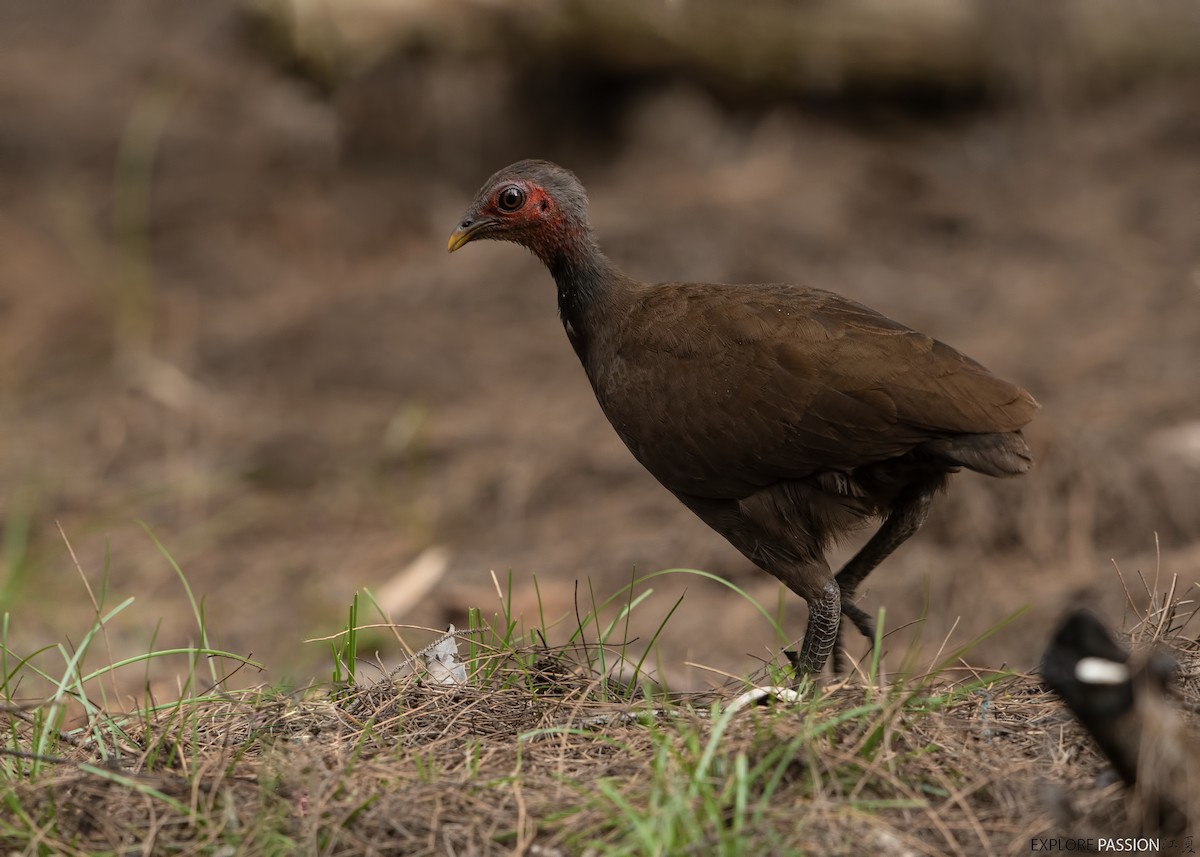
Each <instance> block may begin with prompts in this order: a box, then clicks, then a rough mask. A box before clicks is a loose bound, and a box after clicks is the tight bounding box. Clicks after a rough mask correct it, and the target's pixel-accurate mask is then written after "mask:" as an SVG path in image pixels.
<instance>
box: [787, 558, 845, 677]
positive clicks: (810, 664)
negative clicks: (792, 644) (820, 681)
mask: <svg viewBox="0 0 1200 857" xmlns="http://www.w3.org/2000/svg"><path fill="white" fill-rule="evenodd" d="M841 621H842V590H841V589H840V588H839V587H838V585H837V582H836V581H834V580H829V581H826V583H825V588H824V589H822V590H821V594H820V595H819V596H817V597H816V598H810V599H808V627H807V628H805V629H804V642H803V643H801V644H800V655H799V657H797V658H796V659H795V661H794V662H793V663H794V664H795V666H796V668H797V669H798V670H800V671H801V672H804V673H808V674H809V675H819V674H820V672H821V669H822V668H823V667H824V666H825V661H827V660H828V659H829V653H830V652H832V651H833V649H834V644H835V643H836V642H837V639H838V626H839V625H840V624H841Z"/></svg>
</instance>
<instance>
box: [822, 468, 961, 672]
mask: <svg viewBox="0 0 1200 857" xmlns="http://www.w3.org/2000/svg"><path fill="white" fill-rule="evenodd" d="M941 482H942V479H941V478H939V479H938V480H937V481H931V482H924V481H922V482H919V483H917V484H915V485H913V486H911V487H910V488H908V489H907V490H905V491H904V492H903V493H902V494H901V495H900V497H899V498H898V499H897V500H896V504H895V505H894V506H893V507H892V512H891V514H889V515H888V516H887V520H885V521H884V522H883V526H881V527H880V528H879V530H878V532H876V533H875V535H873V536H871V539H870V540H869V541H868V542H867V543H866V544H865V545H863V546H862V549H861V550H859V552H858V553H856V554H855V555H854V556H853V557H852V558H851V559H850V561H849V562H847V563H846V565H845V566H843V567H842V570H841V571H839V572H838V573H837V585H838V588H839V589H840V590H841V593H842V608H841V610H842V613H844V614H845V615H846V618H847V619H849V620H850V621H851V622H853V623H854V626H855V627H856V628H858V630H859V631H860V632H861V633H862V634H863V636H865V637H866V638H867V639H868V640H869V641H871V642H872V643H873V642H874V640H875V620H874V619H872V618H871V616H870V614H868V613H867V612H866V611H865V610H863V609H862V608H860V607H858V605H856V604H855V603H854V595H855V593H856V592H857V590H858V586H859V584H861V583H862V582H863V581H864V580H865V579H866V577H867V575H868V574H870V573H871V572H872V571H874V570H875V567H876V566H877V565H879V563H881V562H883V561H884V560H885V559H887V558H888V556H889V555H890V554H891V553H892V551H894V550H895V549H896V548H898V547H900V545H902V544H904V542H906V541H907V540H908V539H909V537H911V536H912V534H913V533H915V532H916V531H917V530H919V529H921V525H922V524H923V523H925V519H926V518H927V517H929V507H930V506H931V505H932V503H933V495H934V494H935V493H936V492H937V489H938V487H939V486H940V485H941ZM844 666H845V651H844V649H843V647H842V640H841V636H840V635H839V636H838V639H837V640H836V641H835V643H834V648H833V669H834V672H837V673H841V672H842V669H843V667H844Z"/></svg>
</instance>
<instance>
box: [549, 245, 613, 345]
mask: <svg viewBox="0 0 1200 857" xmlns="http://www.w3.org/2000/svg"><path fill="white" fill-rule="evenodd" d="M543 261H544V262H545V263H546V267H547V268H549V269H550V274H551V275H552V276H553V277H554V283H555V285H556V286H557V287H558V314H559V316H561V318H562V322H563V327H565V328H566V330H567V335H568V336H570V338H571V344H572V345H573V346H575V350H576V352H580V351H581V348H584V347H586V344H587V341H588V340H589V339H590V337H591V336H592V335H593V334H594V332H595V327H596V325H597V324H598V323H599V320H600V318H601V316H602V315H603V314H604V312H605V310H606V308H607V307H608V305H609V304H610V302H611V301H612V300H613V299H614V298H615V297H616V295H615V294H614V292H615V290H616V289H617V288H618V286H619V284H620V283H621V282H623V281H624V277H623V276H622V274H621V272H620V271H619V270H618V269H617V267H616V266H615V265H614V264H613V263H612V262H610V261H609V259H608V257H607V256H605V255H604V253H603V252H601V250H600V248H599V247H598V246H597V245H596V242H595V239H593V238H592V236H591V234H590V233H589V232H584V233H583V234H581V235H580V236H579V237H578V239H577V240H574V241H571V242H569V243H565V244H561V245H559V246H558V247H556V248H555V249H554V250H553V251H552V252H551V253H548V254H547V255H546V256H545V257H543ZM582 356H583V354H582V353H580V357H581V358H582Z"/></svg>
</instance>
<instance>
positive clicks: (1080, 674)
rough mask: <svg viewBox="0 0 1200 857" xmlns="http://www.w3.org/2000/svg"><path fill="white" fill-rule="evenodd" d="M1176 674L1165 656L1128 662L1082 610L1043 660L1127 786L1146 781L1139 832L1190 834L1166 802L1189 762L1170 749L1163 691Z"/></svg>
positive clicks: (1047, 675) (1174, 736) (1172, 731)
mask: <svg viewBox="0 0 1200 857" xmlns="http://www.w3.org/2000/svg"><path fill="white" fill-rule="evenodd" d="M1177 671H1178V666H1177V665H1176V663H1175V660H1174V659H1173V658H1172V657H1171V656H1170V655H1167V654H1166V653H1164V652H1152V653H1151V654H1150V655H1149V656H1148V657H1146V658H1144V659H1142V660H1140V661H1138V662H1134V661H1132V660H1131V658H1130V655H1129V652H1127V651H1126V650H1125V649H1124V648H1122V647H1121V646H1120V645H1119V644H1118V643H1117V641H1116V640H1114V639H1113V636H1112V634H1111V633H1110V632H1109V630H1108V628H1107V627H1105V625H1104V623H1103V622H1101V621H1100V619H1099V618H1097V617H1096V616H1095V614H1093V613H1091V612H1090V611H1088V610H1083V609H1078V610H1074V611H1072V612H1071V613H1070V614H1068V615H1067V617H1066V618H1065V619H1064V620H1063V621H1062V624H1061V625H1059V627H1058V630H1057V631H1055V632H1054V637H1053V639H1052V640H1051V641H1050V645H1049V646H1048V647H1047V648H1046V654H1045V655H1044V656H1043V657H1042V669H1041V672H1042V678H1043V679H1045V681H1046V684H1047V685H1048V686H1049V687H1050V689H1051V690H1052V691H1054V692H1055V693H1056V694H1058V696H1059V697H1061V698H1062V701H1063V702H1065V703H1066V704H1067V708H1069V709H1070V710H1071V713H1072V714H1074V715H1075V717H1076V718H1078V720H1079V722H1080V723H1082V724H1083V727H1084V728H1085V729H1086V730H1087V731H1088V733H1089V734H1090V735H1091V736H1092V738H1093V739H1095V741H1096V744H1097V746H1099V747H1100V751H1101V752H1102V753H1104V755H1105V757H1106V758H1107V759H1108V760H1109V762H1111V763H1112V766H1113V769H1114V770H1116V772H1117V774H1118V775H1119V776H1120V777H1121V779H1122V780H1124V782H1125V785H1126V786H1129V787H1131V788H1132V787H1134V786H1136V785H1137V784H1138V781H1139V779H1142V780H1143V781H1144V782H1143V784H1142V786H1141V787H1140V797H1141V803H1142V815H1143V822H1144V823H1145V824H1146V825H1147V826H1146V827H1145V829H1144V832H1161V833H1165V834H1169V835H1176V834H1180V833H1182V832H1183V831H1184V830H1185V828H1186V826H1187V818H1186V815H1185V813H1184V811H1183V810H1182V809H1181V808H1180V805H1179V804H1178V803H1177V802H1176V800H1175V799H1173V798H1172V797H1171V796H1170V793H1171V792H1172V791H1173V790H1174V789H1176V788H1178V787H1179V785H1180V782H1181V781H1182V780H1183V779H1184V777H1180V776H1177V775H1178V774H1179V773H1180V772H1179V771H1178V770H1177V768H1178V767H1179V766H1180V765H1181V764H1183V759H1184V758H1185V755H1186V754H1184V753H1182V752H1181V751H1180V749H1179V748H1178V747H1176V746H1174V745H1176V744H1177V743H1178V731H1179V730H1178V726H1177V724H1176V720H1177V718H1174V717H1173V716H1171V714H1170V712H1169V704H1168V703H1167V701H1166V697H1167V685H1168V684H1169V682H1170V681H1171V680H1172V679H1173V678H1174V677H1175V674H1176V672H1177ZM1140 774H1149V776H1141V777H1140V776H1139V775H1140ZM1185 776H1186V774H1185Z"/></svg>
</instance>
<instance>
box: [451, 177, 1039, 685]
mask: <svg viewBox="0 0 1200 857" xmlns="http://www.w3.org/2000/svg"><path fill="white" fill-rule="evenodd" d="M587 207H588V201H587V194H586V192H585V191H584V189H583V185H582V184H580V182H579V180H578V179H577V178H576V177H575V175H574V174H573V173H571V172H570V171H569V170H566V169H563V168H562V167H560V166H557V165H556V164H552V163H549V162H548V161H535V160H527V161H520V162H518V163H515V164H513V165H511V166H509V167H505V168H504V169H502V170H500V171H499V172H498V173H496V174H495V175H494V176H492V177H491V178H490V179H488V180H487V182H486V183H485V184H484V185H483V188H482V189H481V190H480V191H479V194H478V195H477V196H476V198H475V201H474V202H473V203H471V206H470V208H468V209H467V211H466V214H465V215H464V216H463V218H462V221H461V222H460V223H459V225H458V228H457V229H455V230H454V232H453V233H452V234H451V236H450V241H449V244H448V247H447V249H448V250H449V251H450V252H453V251H455V250H457V249H458V248H460V247H462V246H463V245H464V244H466V243H468V242H470V241H475V240H477V239H480V238H490V239H494V240H500V241H513V242H515V243H517V244H521V245H523V246H524V247H527V248H528V249H529V250H531V251H533V253H534V254H535V255H536V256H537V257H538V258H539V259H541V260H542V262H544V263H545V265H546V267H547V268H549V269H550V273H551V275H552V276H553V277H554V282H555V283H556V284H557V286H558V308H559V314H560V315H561V317H562V323H563V327H564V328H566V331H567V337H568V339H570V341H571V345H572V347H574V349H575V353H576V354H577V355H578V356H579V360H580V362H582V363H583V368H584V371H585V372H586V373H587V376H588V380H590V381H591V383H592V389H593V390H594V391H595V393H596V399H597V400H598V401H599V403H600V407H601V408H602V409H603V410H604V413H605V415H606V416H607V417H608V419H609V422H611V423H612V425H613V428H614V429H616V431H617V434H618V435H620V437H621V440H623V441H624V442H625V445H626V446H628V447H629V449H630V451H631V452H632V453H633V454H634V456H635V457H636V458H637V460H638V461H640V462H641V463H642V465H643V466H644V467H645V468H646V469H647V470H649V471H650V473H651V474H652V475H653V476H654V477H655V478H656V479H657V480H658V481H659V482H661V483H662V484H663V485H664V486H665V487H666V488H667V490H669V491H670V492H671V493H672V494H674V495H675V496H676V497H678V498H679V499H680V500H681V501H682V502H683V504H684V505H685V506H687V507H688V508H689V509H691V510H692V511H693V512H695V513H696V514H697V515H698V516H699V517H700V519H701V520H703V521H704V522H705V523H706V524H708V525H709V526H710V527H712V528H713V529H714V530H716V531H717V532H718V533H720V534H721V535H722V536H724V537H725V538H726V539H728V540H729V542H730V543H731V544H732V545H733V546H734V547H736V548H737V549H738V550H739V551H741V552H742V553H743V554H744V555H745V556H746V557H747V558H749V559H750V560H751V561H752V562H753V563H755V564H756V565H758V566H759V567H760V568H762V569H764V570H766V571H768V572H770V573H771V574H773V575H774V576H775V577H777V578H778V579H779V580H781V581H783V583H785V584H786V585H787V586H788V588H789V589H791V590H792V591H793V592H795V593H796V594H797V595H799V596H800V597H801V598H803V599H804V600H805V601H806V602H807V603H808V613H809V616H808V626H807V628H806V630H805V633H804V642H803V643H802V645H801V648H800V655H799V659H798V664H799V666H800V668H801V669H802V670H804V671H807V672H811V673H818V672H820V670H821V669H822V667H823V666H824V665H825V662H826V660H827V659H828V657H829V655H830V653H831V652H833V651H834V650H835V648H836V649H837V654H838V656H839V658H840V654H841V649H840V645H839V637H838V627H839V624H840V620H841V614H843V613H845V615H846V616H847V617H848V618H849V619H850V620H851V621H853V622H854V624H855V625H856V626H857V627H858V629H859V630H860V631H861V632H862V633H863V634H864V635H866V636H867V637H868V639H873V638H874V623H873V622H872V620H871V617H870V616H869V615H868V614H867V613H866V612H865V611H863V610H862V609H861V608H859V607H858V606H857V605H855V604H854V601H853V599H854V596H855V592H856V590H857V589H858V586H859V584H861V583H862V581H863V579H864V578H866V576H867V575H868V574H869V573H870V572H871V570H872V569H874V568H875V566H877V565H878V564H879V563H880V562H881V561H882V560H883V559H885V558H886V557H887V556H888V555H889V554H890V553H891V552H892V551H893V550H895V549H896V547H897V546H899V545H900V544H901V543H903V542H904V541H905V540H906V539H907V538H908V537H909V536H911V535H912V534H913V533H915V532H916V531H917V529H918V528H919V527H920V526H921V524H922V523H923V522H924V520H925V517H926V515H927V514H928V511H929V506H930V502H931V501H932V499H933V495H934V494H935V493H936V492H937V491H938V490H940V489H942V488H944V487H945V485H946V483H947V479H948V476H949V474H951V473H954V472H955V471H957V470H958V469H959V468H960V467H966V468H968V469H969V470H975V471H977V472H979V473H985V474H987V475H989V476H1014V475H1017V474H1020V473H1025V472H1026V471H1027V470H1029V468H1030V466H1031V465H1032V458H1031V457H1030V454H1029V448H1028V447H1027V446H1026V444H1025V440H1024V438H1023V437H1022V436H1021V431H1020V429H1021V427H1022V426H1024V425H1025V424H1026V423H1028V422H1029V420H1030V419H1031V418H1032V417H1033V414H1034V412H1035V411H1036V410H1037V408H1038V405H1037V403H1036V402H1035V401H1034V400H1033V397H1032V396H1030V395H1029V394H1028V393H1027V392H1025V391H1024V390H1022V389H1021V388H1020V387H1017V386H1015V385H1013V384H1010V383H1008V382H1007V381H1002V380H1000V379H999V378H997V377H996V376H994V375H992V374H991V373H990V372H988V371H987V370H986V369H985V368H983V367H982V366H981V365H979V364H978V363H976V362H975V361H974V360H971V359H970V358H969V357H965V356H963V355H962V354H959V353H958V352H957V351H955V350H954V349H953V348H950V347H949V346H947V345H943V344H942V343H941V342H938V341H937V340H935V339H931V338H930V337H928V336H926V335H924V334H922V333H918V332H916V331H915V330H910V329H909V328H907V327H905V326H904V325H902V324H900V323H898V322H895V321H892V320H891V319H889V318H887V317H885V316H883V315H880V314H879V313H877V312H875V311H874V310H871V309H868V308H867V307H865V306H863V305H861V304H858V303H855V302H854V301H851V300H847V299H846V298H843V297H840V296H838V295H836V294H833V293H832V292H826V291H821V290H818V289H810V288H801V287H799V286H791V285H786V284H782V283H769V284H764V285H724V284H713V283H655V284H648V283H640V282H638V281H637V280H634V279H631V278H630V277H628V276H626V275H625V274H623V273H621V271H619V270H618V269H617V267H616V266H615V265H614V264H613V263H612V262H610V261H609V260H608V258H607V257H606V256H605V255H604V253H602V252H601V251H600V248H599V246H597V244H596V239H595V237H594V236H593V234H592V230H591V227H590V225H589V223H588V211H587ZM871 518H882V519H883V525H882V526H881V527H880V529H879V530H878V532H876V533H875V535H874V536H872V538H871V539H870V540H869V541H868V542H867V543H866V544H865V545H864V546H863V548H862V549H861V550H860V551H859V552H858V553H857V554H856V555H855V556H854V557H853V558H852V559H851V560H850V561H849V562H848V563H846V565H845V567H844V568H843V569H842V570H841V571H840V572H838V574H837V576H836V577H835V576H834V575H833V574H832V573H831V571H830V568H829V564H828V563H827V562H826V559H825V552H826V550H827V549H828V547H829V546H830V543H831V542H832V541H833V540H834V539H835V538H837V537H838V536H840V535H842V534H843V533H845V532H847V531H848V530H850V529H852V528H853V527H854V526H856V525H858V524H860V523H863V522H864V521H866V520H869V519H871ZM835 666H836V664H835Z"/></svg>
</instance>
